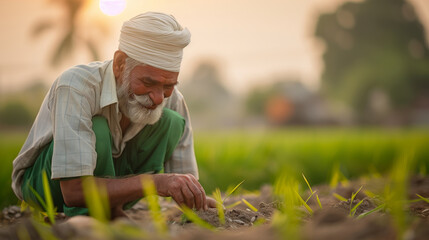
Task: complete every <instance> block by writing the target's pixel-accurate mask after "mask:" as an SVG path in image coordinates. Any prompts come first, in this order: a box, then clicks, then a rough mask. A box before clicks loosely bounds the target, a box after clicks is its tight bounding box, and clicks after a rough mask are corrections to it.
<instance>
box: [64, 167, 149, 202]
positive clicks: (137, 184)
mask: <svg viewBox="0 0 429 240" xmlns="http://www.w3.org/2000/svg"><path fill="white" fill-rule="evenodd" d="M146 177H150V175H146ZM141 178H142V175H136V176H132V177H127V178H118V179H111V178H99V177H94V180H95V181H96V184H97V186H100V187H101V186H104V188H105V189H106V191H107V194H108V198H109V204H110V207H111V208H115V207H117V206H122V205H124V204H125V203H127V202H131V201H134V200H136V199H139V198H141V197H143V191H142V182H141ZM82 182H84V180H83V178H76V179H70V180H62V181H61V182H60V186H61V191H62V193H63V198H64V202H65V204H66V205H67V206H69V207H85V206H86V203H85V196H84V192H83V186H82Z"/></svg>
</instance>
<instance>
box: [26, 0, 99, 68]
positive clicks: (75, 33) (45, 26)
mask: <svg viewBox="0 0 429 240" xmlns="http://www.w3.org/2000/svg"><path fill="white" fill-rule="evenodd" d="M50 2H52V3H55V4H57V5H59V6H60V7H61V8H62V9H63V10H64V11H65V12H66V15H65V19H63V20H58V19H43V20H41V21H39V22H38V23H37V24H36V25H35V27H34V28H33V30H32V37H39V36H40V35H41V34H43V33H45V32H47V31H48V30H51V29H54V28H58V27H60V28H61V29H64V30H65V31H64V30H63V31H64V33H62V36H61V38H60V41H59V42H58V44H57V45H56V47H55V51H54V54H53V56H52V57H51V61H50V64H51V66H54V67H55V66H58V64H59V63H60V62H61V61H62V60H64V59H65V58H66V57H68V56H69V55H70V54H71V53H72V52H73V50H75V48H76V47H77V45H78V44H83V45H84V46H85V47H86V48H87V50H88V51H89V53H90V55H91V58H92V59H91V60H98V59H99V53H98V50H97V48H96V46H95V44H94V41H93V39H91V38H88V37H83V36H82V34H81V30H82V29H83V27H82V25H79V22H81V21H79V20H80V17H81V16H82V14H80V13H81V12H82V10H83V9H84V6H85V5H86V4H87V3H88V2H90V0H51V1H50ZM97 28H98V29H99V30H102V32H103V33H104V34H106V33H107V29H106V28H105V27H103V26H101V24H99V25H98V26H97Z"/></svg>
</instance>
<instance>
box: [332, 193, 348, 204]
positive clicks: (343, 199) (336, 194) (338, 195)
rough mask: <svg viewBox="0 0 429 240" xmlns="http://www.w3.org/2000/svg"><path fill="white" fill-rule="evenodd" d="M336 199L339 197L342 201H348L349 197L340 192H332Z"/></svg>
mask: <svg viewBox="0 0 429 240" xmlns="http://www.w3.org/2000/svg"><path fill="white" fill-rule="evenodd" d="M332 195H333V196H334V197H335V198H336V199H338V200H340V201H342V202H347V199H346V198H345V197H343V196H341V195H340V194H338V193H333V194H332Z"/></svg>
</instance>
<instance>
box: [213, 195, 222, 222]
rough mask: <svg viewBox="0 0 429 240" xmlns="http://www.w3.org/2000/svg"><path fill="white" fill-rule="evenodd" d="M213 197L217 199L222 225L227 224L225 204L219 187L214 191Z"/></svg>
mask: <svg viewBox="0 0 429 240" xmlns="http://www.w3.org/2000/svg"><path fill="white" fill-rule="evenodd" d="M213 197H214V199H215V200H216V208H217V214H218V217H219V222H220V224H221V225H225V213H224V211H223V208H224V206H223V202H222V195H221V193H220V190H219V188H216V190H215V191H214V192H213Z"/></svg>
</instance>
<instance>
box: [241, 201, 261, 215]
mask: <svg viewBox="0 0 429 240" xmlns="http://www.w3.org/2000/svg"><path fill="white" fill-rule="evenodd" d="M241 201H243V203H244V204H246V206H247V207H249V208H250V209H251V210H252V211H254V212H257V211H258V209H257V208H256V207H254V206H253V205H252V204H251V203H250V202H248V201H247V200H246V199H244V198H242V199H241Z"/></svg>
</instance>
